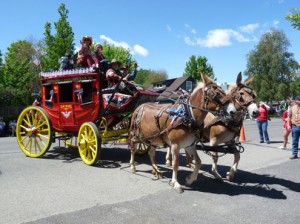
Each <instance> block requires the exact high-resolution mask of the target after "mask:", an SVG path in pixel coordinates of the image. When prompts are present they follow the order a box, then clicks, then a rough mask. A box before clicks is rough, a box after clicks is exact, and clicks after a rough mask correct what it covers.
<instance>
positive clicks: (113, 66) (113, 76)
mask: <svg viewBox="0 0 300 224" xmlns="http://www.w3.org/2000/svg"><path fill="white" fill-rule="evenodd" d="M120 66H121V63H120V62H119V61H117V60H116V59H112V60H111V62H110V69H108V70H107V72H106V79H107V81H108V84H109V87H115V86H116V84H117V83H118V82H119V81H120V80H121V79H124V80H127V79H128V78H127V79H126V78H123V77H122V74H121V72H120V70H119V69H120Z"/></svg>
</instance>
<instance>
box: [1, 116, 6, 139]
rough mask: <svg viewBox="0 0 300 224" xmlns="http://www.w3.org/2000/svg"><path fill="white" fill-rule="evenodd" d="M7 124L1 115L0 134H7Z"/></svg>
mask: <svg viewBox="0 0 300 224" xmlns="http://www.w3.org/2000/svg"><path fill="white" fill-rule="evenodd" d="M5 125H6V123H5V122H4V121H3V117H0V136H4V134H5Z"/></svg>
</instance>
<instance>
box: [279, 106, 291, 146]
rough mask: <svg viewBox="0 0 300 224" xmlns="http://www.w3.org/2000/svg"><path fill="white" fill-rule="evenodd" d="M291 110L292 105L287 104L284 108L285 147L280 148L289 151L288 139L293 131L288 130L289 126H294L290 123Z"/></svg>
mask: <svg viewBox="0 0 300 224" xmlns="http://www.w3.org/2000/svg"><path fill="white" fill-rule="evenodd" d="M289 110H290V103H287V104H285V105H283V106H282V111H283V114H282V120H283V121H284V124H283V146H280V147H279V148H280V149H287V148H286V145H287V142H288V137H289V135H290V133H291V129H288V126H289V127H291V126H292V122H291V121H289V123H288V111H289Z"/></svg>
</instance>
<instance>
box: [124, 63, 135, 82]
mask: <svg viewBox="0 0 300 224" xmlns="http://www.w3.org/2000/svg"><path fill="white" fill-rule="evenodd" d="M137 67H138V65H137V63H134V70H133V71H132V72H131V73H130V74H129V66H128V65H125V66H123V67H122V68H121V72H122V74H123V77H128V78H127V80H128V81H133V80H134V79H135V77H136V74H137Z"/></svg>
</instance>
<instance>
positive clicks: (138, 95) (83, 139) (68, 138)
mask: <svg viewBox="0 0 300 224" xmlns="http://www.w3.org/2000/svg"><path fill="white" fill-rule="evenodd" d="M40 81H41V94H40V99H39V100H38V103H37V102H36V103H34V104H33V105H32V106H29V107H27V108H25V109H24V110H23V111H22V112H21V114H20V116H19V118H18V121H17V128H16V136H17V140H18V143H19V146H20V148H21V150H22V151H23V152H24V153H25V154H26V155H27V156H29V157H41V156H43V155H44V154H45V153H46V152H47V151H48V150H49V148H50V146H51V143H53V142H55V140H58V141H63V142H64V143H65V144H66V145H67V146H69V147H73V148H78V150H79V154H80V156H81V158H82V160H83V161H84V162H85V163H86V164H88V165H93V164H95V163H96V162H97V160H98V158H99V155H100V150H101V144H102V143H107V142H114V143H120V142H122V143H123V144H124V143H125V144H127V143H128V132H129V125H130V117H131V114H132V112H133V111H134V109H135V108H136V107H137V106H139V105H140V104H142V103H145V102H151V101H152V102H153V101H155V100H156V98H157V96H158V94H156V93H153V92H149V91H143V90H138V91H136V92H135V93H134V94H133V95H127V94H122V93H120V92H118V90H117V89H109V88H105V87H106V86H107V81H106V80H105V79H104V76H103V74H102V73H100V72H99V73H98V72H77V73H74V74H69V72H57V73H54V75H53V73H51V75H50V74H49V73H43V74H41V79H40ZM139 147H140V148H141V151H140V152H141V153H143V151H147V149H146V148H145V146H142V145H140V146H139Z"/></svg>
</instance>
